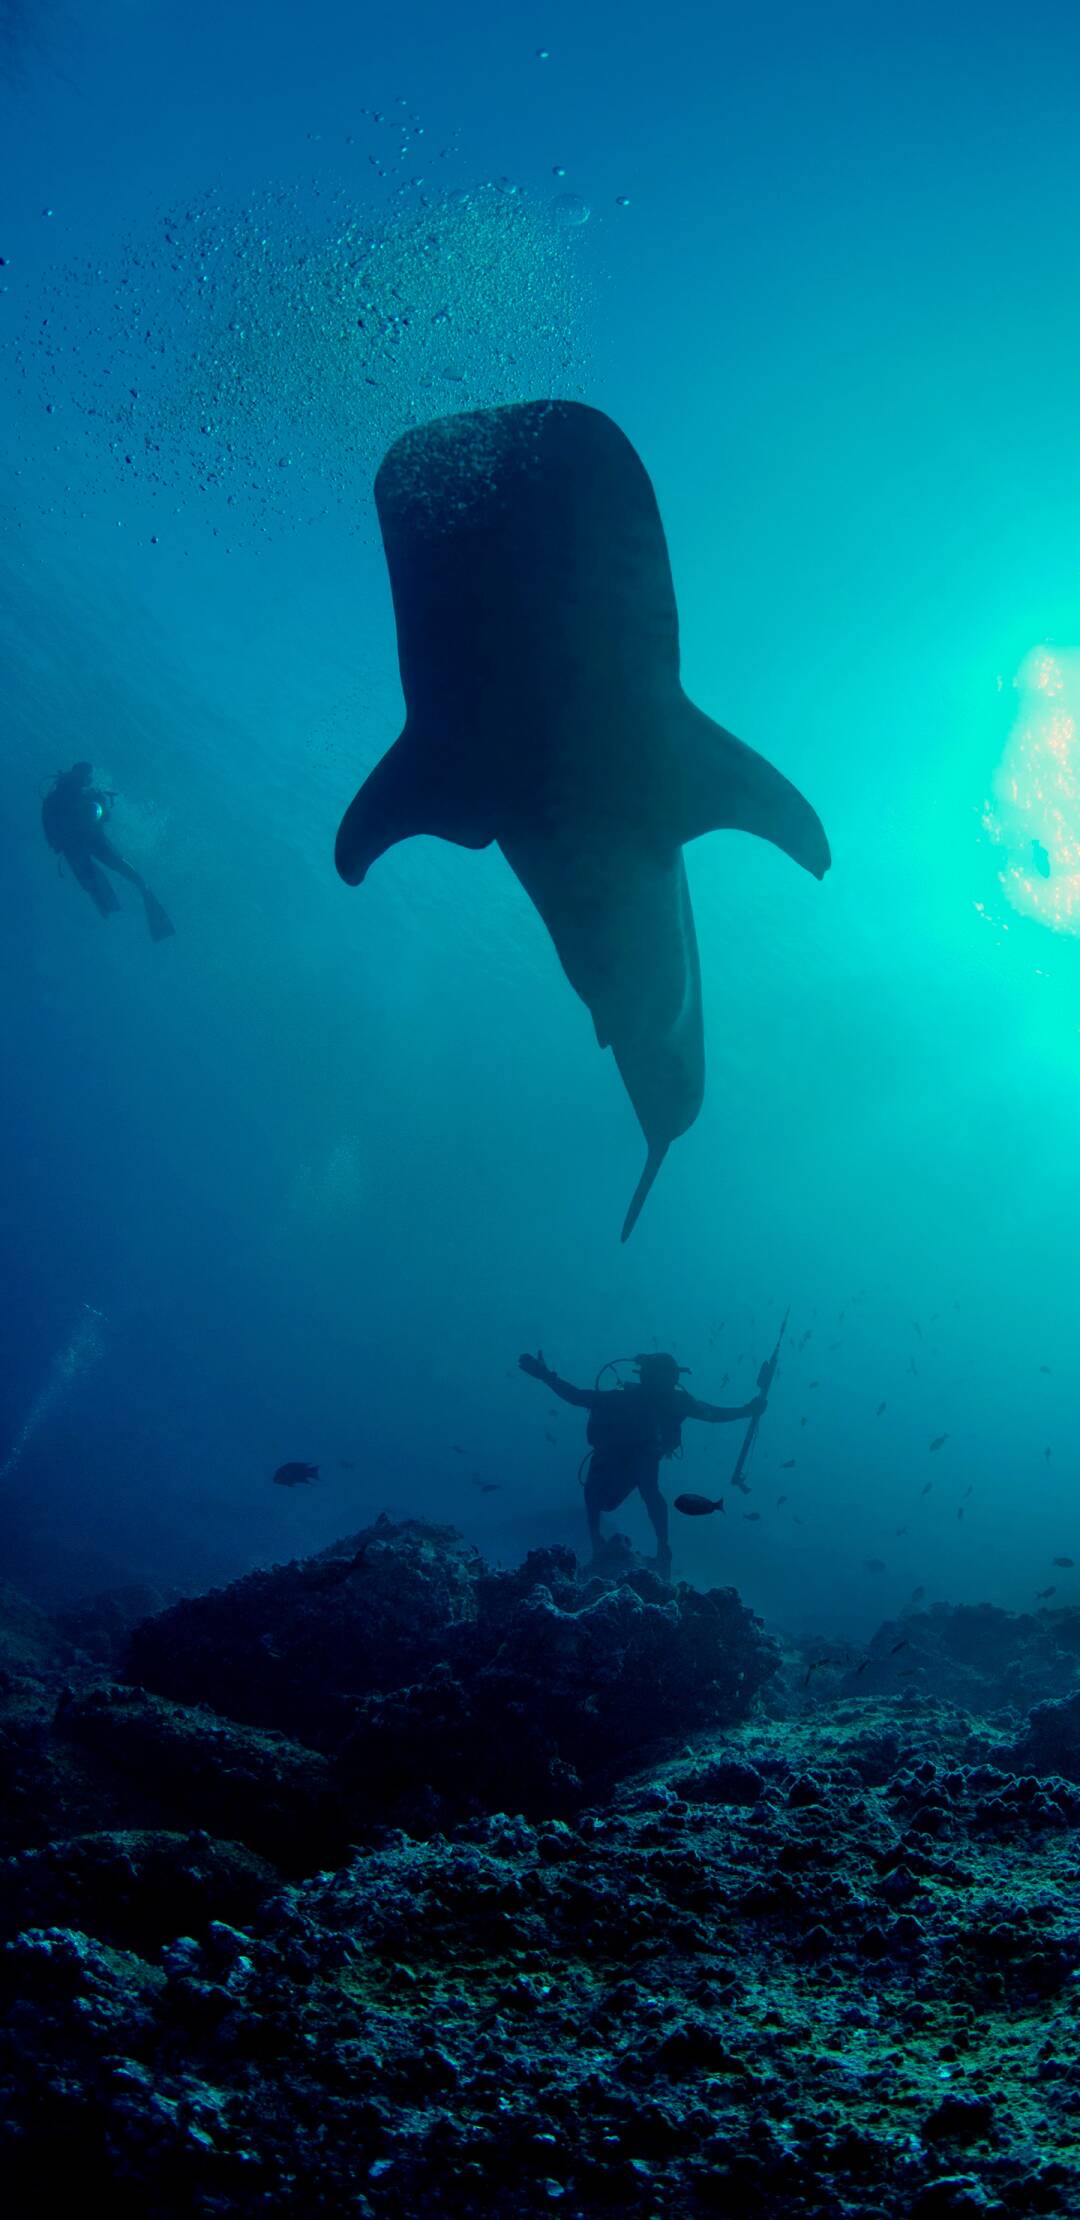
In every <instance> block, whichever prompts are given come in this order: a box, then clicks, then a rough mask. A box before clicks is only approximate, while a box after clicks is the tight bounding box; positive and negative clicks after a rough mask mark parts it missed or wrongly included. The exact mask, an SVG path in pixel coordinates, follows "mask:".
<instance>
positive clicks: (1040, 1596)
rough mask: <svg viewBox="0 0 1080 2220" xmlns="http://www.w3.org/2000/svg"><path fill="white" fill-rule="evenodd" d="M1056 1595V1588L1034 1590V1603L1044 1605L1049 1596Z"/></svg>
mask: <svg viewBox="0 0 1080 2220" xmlns="http://www.w3.org/2000/svg"><path fill="white" fill-rule="evenodd" d="M1056 1594H1057V1589H1056V1588H1036V1590H1035V1601H1036V1603H1045V1602H1046V1601H1047V1599H1048V1597H1050V1596H1056Z"/></svg>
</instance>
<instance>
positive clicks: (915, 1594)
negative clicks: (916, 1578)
mask: <svg viewBox="0 0 1080 2220" xmlns="http://www.w3.org/2000/svg"><path fill="white" fill-rule="evenodd" d="M925 1594H926V1590H925V1588H913V1589H912V1591H911V1594H910V1596H909V1597H908V1602H909V1603H921V1602H922V1600H923V1597H924V1596H925Z"/></svg>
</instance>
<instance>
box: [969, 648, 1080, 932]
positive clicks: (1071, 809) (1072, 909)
mask: <svg viewBox="0 0 1080 2220" xmlns="http://www.w3.org/2000/svg"><path fill="white" fill-rule="evenodd" d="M1013 685H1014V687H1015V689H1016V693H1017V714H1016V719H1015V722H1014V724H1013V727H1012V730H1011V732H1010V734H1009V737H1008V740H1007V742H1006V745H1005V752H1004V754H1003V756H1002V758H1001V762H1000V764H999V765H998V769H997V775H996V777H995V780H994V798H993V800H992V801H991V802H988V803H987V805H986V808H985V810H984V813H983V825H984V828H985V830H986V831H987V832H988V833H989V835H990V838H991V839H992V841H993V842H994V845H995V847H996V848H998V849H999V851H1000V852H1001V853H1000V860H999V863H998V877H999V880H1000V883H1001V886H1002V889H1003V891H1004V893H1005V895H1006V896H1007V898H1008V900H1009V902H1010V903H1011V904H1012V907H1013V908H1014V909H1015V910H1018V911H1019V912H1020V914H1021V916H1023V917H1027V918H1031V919H1033V920H1034V921H1035V922H1036V923H1037V924H1041V925H1048V926H1049V927H1050V928H1051V930H1052V931H1053V932H1058V933H1080V749H1078V744H1077V719H1078V714H1080V648H1048V647H1038V648H1034V649H1033V650H1032V652H1031V654H1030V655H1029V656H1028V657H1027V658H1026V660H1025V661H1024V663H1023V664H1022V665H1021V667H1020V670H1019V671H1018V672H1017V675H1016V678H1015V679H1014V680H1013Z"/></svg>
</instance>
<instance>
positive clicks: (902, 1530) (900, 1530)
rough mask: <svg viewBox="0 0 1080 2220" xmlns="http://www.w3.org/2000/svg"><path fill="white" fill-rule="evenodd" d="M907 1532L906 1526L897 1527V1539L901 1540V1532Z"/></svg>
mask: <svg viewBox="0 0 1080 2220" xmlns="http://www.w3.org/2000/svg"><path fill="white" fill-rule="evenodd" d="M906 1533H907V1527H906V1526H898V1527H897V1529H896V1539H897V1541H899V1539H900V1536H901V1534H906Z"/></svg>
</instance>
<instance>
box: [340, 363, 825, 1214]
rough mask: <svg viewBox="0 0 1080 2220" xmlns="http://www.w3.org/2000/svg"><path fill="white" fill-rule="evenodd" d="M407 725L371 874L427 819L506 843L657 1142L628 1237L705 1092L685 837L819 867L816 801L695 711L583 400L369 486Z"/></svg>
mask: <svg viewBox="0 0 1080 2220" xmlns="http://www.w3.org/2000/svg"><path fill="white" fill-rule="evenodd" d="M375 501H376V506H377V509H378V515H379V523H380V526H381V529H382V536H383V545H384V548H385V552H386V560H387V565H388V569H389V573H390V584H391V589H392V592H393V599H394V614H395V618H396V621H397V637H398V656H399V661H400V667H401V683H402V689H403V692H404V696H405V705H406V717H405V727H404V730H403V732H402V733H401V735H400V738H399V739H397V740H396V741H395V742H394V745H393V747H392V748H390V749H389V751H388V752H387V754H386V755H384V756H383V758H382V760H381V762H380V763H378V764H377V765H376V767H375V769H374V770H373V771H372V773H371V776H370V778H368V779H366V780H365V782H364V784H363V786H362V787H361V788H360V791H359V793H358V794H357V795H356V798H355V800H354V801H353V802H352V803H351V805H350V807H349V808H348V809H347V810H346V813H345V816H344V818H343V819H342V822H341V826H340V828H339V831H338V837H337V849H336V862H337V868H338V870H339V872H340V873H341V876H342V878H343V879H345V880H347V881H348V883H349V884H350V885H351V886H359V884H360V883H361V881H362V880H363V878H364V877H365V875H366V873H367V871H368V870H369V869H370V866H371V865H372V863H373V862H374V861H375V859H376V857H377V856H380V855H382V854H383V853H384V851H385V850H386V849H387V848H390V847H392V846H393V845H394V843H395V842H396V841H399V840H407V839H409V838H411V836H412V835H413V834H415V833H433V834H435V835H437V836H438V837H439V838H440V839H442V840H451V841H455V842H457V843H458V844H460V845H461V846H463V847H467V848H483V847H486V846H487V845H488V843H489V842H491V841H497V843H498V845H499V847H500V848H501V849H502V852H503V854H504V856H505V857H506V860H507V862H508V863H509V865H510V868H511V870H512V871H514V872H515V873H516V875H517V877H518V879H519V880H520V881H521V884H522V886H523V887H524V888H525V891H526V893H527V894H528V895H529V897H530V900H531V901H532V902H533V903H534V905H535V907H536V908H537V909H538V910H539V912H540V915H541V917H542V918H543V920H544V923H545V925H546V926H547V928H548V931H549V933H550V934H551V938H552V940H553V941H554V943H555V948H556V950H557V953H558V955H559V959H560V961H561V963H562V967H563V970H564V971H565V973H566V976H567V978H568V979H569V981H570V984H571V986H572V987H574V988H575V989H576V991H577V993H578V994H579V995H580V996H581V998H582V1000H583V1001H584V1002H585V1003H587V1005H588V1008H589V1010H590V1012H591V1014H592V1019H593V1024H594V1026H595V1028H596V1037H597V1040H598V1041H599V1043H600V1046H601V1047H602V1048H604V1047H608V1046H610V1047H611V1048H612V1049H613V1051H614V1055H615V1061H616V1063H617V1065H618V1067H619V1071H620V1073H621V1075H622V1079H623V1083H624V1085H625V1087H626V1090H627V1093H628V1094H629V1096H630V1100H631V1102H632V1103H633V1106H634V1109H635V1111H636V1112H637V1116H638V1120H639V1122H640V1125H641V1128H642V1131H643V1133H644V1135H645V1140H646V1144H647V1149H648V1154H647V1158H646V1163H645V1169H644V1171H643V1173H642V1175H641V1178H640V1180H639V1182H638V1186H637V1188H636V1190H635V1193H634V1196H633V1199H632V1201H631V1203H630V1207H629V1210H628V1211H627V1214H626V1220H625V1223H624V1225H623V1229H622V1238H623V1240H624V1241H625V1240H626V1238H627V1235H628V1234H629V1233H630V1232H631V1230H632V1228H633V1226H634V1224H635V1222H636V1220H637V1217H638V1214H639V1212H640V1210H641V1206H642V1204H643V1202H644V1201H645V1197H646V1196H647V1194H648V1192H649V1189H650V1187H651V1186H652V1183H653V1180H654V1179H655V1177H656V1174H657V1172H658V1170H659V1168H660V1165H661V1163H662V1162H663V1159H664V1157H665V1155H666V1153H667V1150H668V1147H669V1145H670V1143H671V1142H672V1141H673V1140H675V1139H676V1138H677V1136H678V1135H679V1134H681V1133H685V1132H686V1130H687V1128H688V1127H689V1126H691V1125H692V1124H693V1122H694V1119H695V1118H696V1117H697V1114H698V1111H699V1110H700V1108H701V1104H702V1099H703V1096H704V1089H705V1052H704V1039H703V1032H702V1017H701V976H700V969H699V964H698V951H697V939H696V936H695V933H694V920H693V915H692V912H691V908H690V893H689V888H688V886H687V882H686V871H685V868H684V865H683V857H682V849H683V845H684V843H685V842H686V841H688V840H696V839H697V838H698V836H699V835H700V834H702V833H707V832H713V831H716V830H719V829H720V828H723V827H735V828H737V829H739V830H740V831H742V832H752V833H757V834H759V835H760V837H761V838H762V839H764V840H771V841H773V842H774V843H775V845H776V846H777V847H778V848H783V849H784V850H785V852H786V853H787V854H788V855H789V856H792V857H793V858H794V860H795V861H796V863H801V864H802V865H803V866H804V868H805V869H806V870H807V871H811V872H813V874H814V876H815V877H816V878H819V879H820V878H822V877H824V874H825V872H826V871H827V870H828V867H829V848H828V843H827V841H826V838H825V834H824V831H823V829H822V826H821V824H820V821H819V819H818V818H817V816H816V815H815V813H814V811H813V810H812V809H811V807H810V804H809V803H808V802H807V801H806V800H804V798H803V796H802V795H801V794H800V793H799V792H798V791H797V789H796V788H795V787H794V786H792V785H791V784H790V783H789V781H788V780H787V779H785V778H784V777H782V776H781V773H780V772H779V771H776V770H774V769H773V767H772V765H771V764H769V763H767V762H766V761H765V759H764V757H763V756H760V755H756V754H755V753H754V750H753V749H752V748H748V747H746V746H744V744H743V742H742V741H741V740H736V739H734V738H733V737H732V735H731V733H730V732H725V731H724V730H723V728H722V727H721V726H720V725H717V724H714V723H713V722H712V719H711V718H709V717H706V716H705V715H704V714H703V713H702V711H701V710H700V709H697V708H695V707H694V704H693V703H692V702H691V701H689V700H688V699H687V697H686V695H685V694H684V693H683V690H682V687H681V686H680V684H679V630H678V616H677V612H676V607H675V591H674V587H673V585H672V579H671V568H670V564H669V562H668V553H667V547H666V544H665V540H664V530H663V526H662V524H661V521H660V512H659V510H658V508H657V505H656V497H655V495H654V493H653V489H652V486H651V484H650V481H649V478H648V475H647V473H646V471H645V468H644V466H643V464H642V463H641V461H640V459H639V457H638V456H637V454H636V453H635V451H634V449H633V447H632V446H631V445H630V442H629V440H628V439H627V438H626V437H625V435H624V434H623V433H622V432H621V431H620V430H619V429H618V426H617V425H615V424H613V423H612V421H611V419H610V417H608V416H604V415H602V414H601V413H600V411H599V410H597V409H591V408H585V407H583V406H582V405H581V404H580V403H578V402H574V401H529V402H524V403H521V404H518V405H515V406H513V407H508V408H500V409H484V410H477V411H475V412H472V413H470V414H468V415H463V416H447V417H440V418H438V419H437V420H436V421H435V422H433V423H431V424H425V425H422V426H420V427H418V428H417V429H415V430H413V431H409V432H406V433H405V435H404V436H403V437H402V438H401V439H399V440H397V441H395V443H394V445H393V446H392V447H391V448H390V450H389V452H388V454H387V455H386V457H385V460H384V461H383V463H382V465H381V467H380V469H379V472H378V475H377V477H376V480H375Z"/></svg>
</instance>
